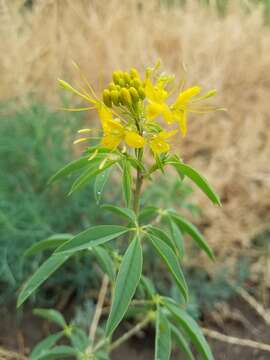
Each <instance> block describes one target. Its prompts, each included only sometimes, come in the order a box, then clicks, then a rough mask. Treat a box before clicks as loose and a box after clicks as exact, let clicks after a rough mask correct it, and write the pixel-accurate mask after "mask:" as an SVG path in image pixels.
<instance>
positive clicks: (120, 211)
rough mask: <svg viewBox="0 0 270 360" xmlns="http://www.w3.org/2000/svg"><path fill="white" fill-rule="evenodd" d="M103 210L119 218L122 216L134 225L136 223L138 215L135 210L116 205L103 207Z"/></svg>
mask: <svg viewBox="0 0 270 360" xmlns="http://www.w3.org/2000/svg"><path fill="white" fill-rule="evenodd" d="M102 209H105V210H108V211H111V212H113V213H115V214H117V215H119V216H122V217H124V218H126V219H128V220H129V221H132V222H133V223H135V222H136V219H137V218H136V214H135V212H134V211H133V210H131V209H129V208H122V207H119V206H114V205H107V204H106V205H102Z"/></svg>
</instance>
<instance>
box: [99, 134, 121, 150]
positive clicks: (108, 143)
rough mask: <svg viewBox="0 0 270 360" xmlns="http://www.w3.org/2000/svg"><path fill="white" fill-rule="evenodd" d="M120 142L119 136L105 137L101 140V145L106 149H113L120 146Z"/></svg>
mask: <svg viewBox="0 0 270 360" xmlns="http://www.w3.org/2000/svg"><path fill="white" fill-rule="evenodd" d="M121 140H122V137H121V136H117V135H105V136H103V138H102V140H101V144H102V145H103V146H104V147H106V148H108V149H115V148H117V146H118V145H119V144H120V142H121Z"/></svg>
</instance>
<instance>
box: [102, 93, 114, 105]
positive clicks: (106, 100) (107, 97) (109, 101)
mask: <svg viewBox="0 0 270 360" xmlns="http://www.w3.org/2000/svg"><path fill="white" fill-rule="evenodd" d="M102 97H103V102H104V104H105V105H106V106H108V107H112V99H111V94H110V91H109V90H108V89H105V90H103V94H102Z"/></svg>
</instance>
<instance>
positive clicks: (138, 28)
mask: <svg viewBox="0 0 270 360" xmlns="http://www.w3.org/2000/svg"><path fill="white" fill-rule="evenodd" d="M21 2H22V1H15V0H13V1H7V0H6V1H5V0H1V1H0V12H1V21H0V51H1V58H0V78H1V81H0V99H2V100H4V99H10V98H12V97H17V98H19V99H22V98H23V97H24V95H26V94H29V93H33V94H34V95H35V96H36V97H39V98H41V99H42V100H43V101H46V102H47V103H49V104H51V105H55V104H56V103H57V102H58V99H59V98H58V96H57V90H56V85H55V79H56V78H57V77H63V78H65V79H67V80H70V81H72V80H73V79H74V75H73V72H72V71H71V68H72V67H71V60H72V59H73V60H75V61H76V62H78V63H79V64H80V65H81V67H82V69H83V71H84V72H85V73H86V74H87V75H88V77H89V79H91V81H92V82H93V83H94V84H95V85H96V86H97V87H98V86H100V83H104V82H105V81H107V80H108V76H109V74H110V72H111V70H113V69H115V68H128V67H130V66H136V67H138V68H140V69H142V68H143V67H144V66H145V64H147V65H148V64H152V63H154V61H155V60H156V59H157V58H161V59H162V60H163V63H164V65H165V67H166V69H167V70H169V71H173V72H175V73H176V74H178V75H179V76H182V75H183V69H182V63H183V62H184V63H185V64H186V65H187V68H188V79H189V83H190V84H193V83H200V84H202V85H204V86H205V87H206V88H212V87H216V88H217V89H218V91H219V93H220V95H219V98H218V102H219V103H220V104H222V106H225V107H226V108H228V112H227V113H226V114H224V113H216V114H214V115H212V116H207V117H205V118H197V119H194V121H190V127H189V133H188V136H187V138H186V139H185V140H184V141H181V144H180V145H179V148H180V151H181V154H182V156H183V158H184V159H185V160H188V161H189V163H191V164H193V165H194V166H196V167H197V168H198V169H200V170H201V171H202V172H203V173H204V174H205V175H206V176H207V177H208V178H209V180H210V182H211V183H212V184H214V186H215V187H216V188H217V190H218V192H219V193H220V194H221V197H222V200H223V208H222V209H221V210H218V209H216V208H214V207H211V206H209V204H207V202H206V199H205V198H204V197H203V196H201V197H199V201H200V204H201V205H202V206H205V211H204V217H203V221H202V225H203V226H204V232H205V234H206V236H207V238H208V240H209V242H210V243H211V244H212V245H213V246H214V248H215V249H216V252H217V253H218V255H220V256H221V257H222V258H223V257H224V256H228V255H232V254H233V253H235V252H238V251H239V249H241V248H242V247H243V246H248V245H249V242H250V239H251V237H252V236H253V235H254V234H255V233H257V232H258V231H260V230H261V229H263V228H266V227H267V226H268V227H269V220H270V203H269V198H270V173H269V158H270V132H269V130H270V114H269V112H270V104H269V99H268V98H269V91H270V29H269V28H267V27H264V25H263V17H262V13H261V11H260V9H259V8H256V9H254V10H252V11H251V13H250V14H245V13H244V11H243V9H242V8H240V6H238V5H237V4H239V3H240V1H239V2H238V1H231V6H230V9H229V11H228V14H227V16H226V17H224V18H220V17H218V16H217V14H216V12H215V11H213V10H209V9H205V8H203V7H200V6H198V2H197V1H191V0H190V1H188V2H187V3H188V6H186V7H185V8H180V7H171V8H165V7H160V6H159V5H158V1H154V0H153V1H151V0H148V1H144V2H143V1H141V2H139V1H132V0H126V1H122V0H111V1H101V0H76V2H75V1H73V0H52V1H51V0H36V6H35V7H34V8H33V11H32V12H25V11H24V12H22V11H19V10H18V9H19V7H20V3H21ZM246 3H248V1H246ZM105 4H106V5H105ZM197 195H198V193H196V196H197ZM208 225H211V226H208Z"/></svg>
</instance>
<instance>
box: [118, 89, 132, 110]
mask: <svg viewBox="0 0 270 360" xmlns="http://www.w3.org/2000/svg"><path fill="white" fill-rule="evenodd" d="M120 99H121V102H122V104H123V105H127V106H129V105H131V104H132V99H131V95H130V93H129V91H128V89H127V88H122V89H121V92H120Z"/></svg>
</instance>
